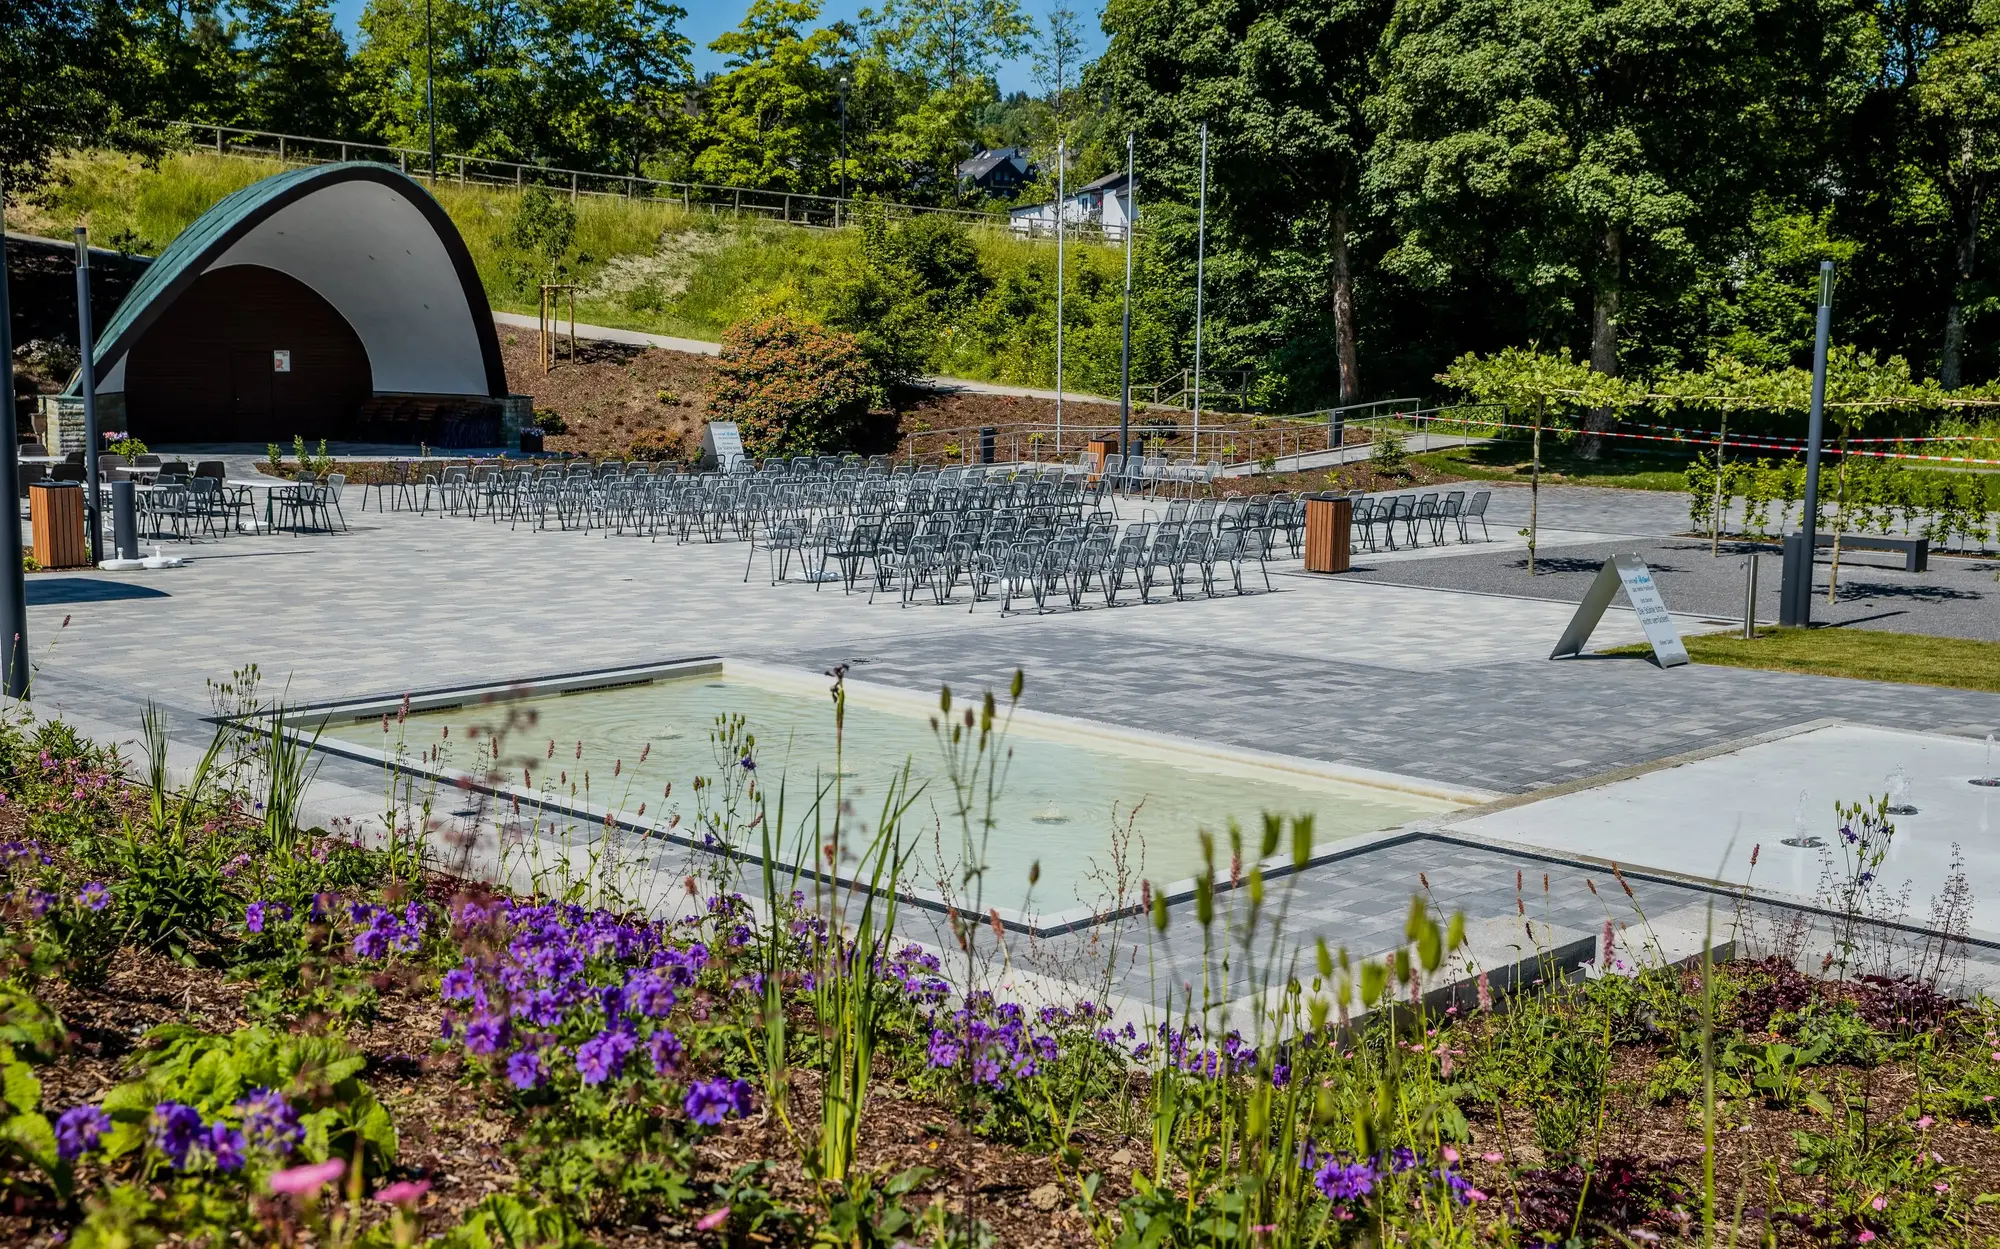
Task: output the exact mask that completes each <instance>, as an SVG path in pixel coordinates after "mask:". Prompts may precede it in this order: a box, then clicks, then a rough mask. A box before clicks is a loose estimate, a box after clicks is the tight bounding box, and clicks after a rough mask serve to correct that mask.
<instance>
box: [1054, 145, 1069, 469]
mask: <svg viewBox="0 0 2000 1249" xmlns="http://www.w3.org/2000/svg"><path fill="white" fill-rule="evenodd" d="M1066 143H1067V140H1065V139H1057V140H1056V458H1057V459H1061V458H1062V395H1063V370H1062V366H1063V358H1062V351H1063V214H1064V208H1065V205H1064V204H1063V195H1064V191H1063V187H1064V182H1063V172H1064V171H1063V165H1064V164H1065V163H1066V161H1067V159H1068V148H1067V147H1066V146H1065V145H1066Z"/></svg>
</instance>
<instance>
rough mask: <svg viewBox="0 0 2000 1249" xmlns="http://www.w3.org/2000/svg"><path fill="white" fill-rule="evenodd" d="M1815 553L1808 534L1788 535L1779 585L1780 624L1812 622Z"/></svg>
mask: <svg viewBox="0 0 2000 1249" xmlns="http://www.w3.org/2000/svg"><path fill="white" fill-rule="evenodd" d="M1812 557H1813V552H1812V551H1811V549H1810V548H1808V547H1807V546H1806V535H1805V534H1803V533H1794V534H1790V535H1788V536H1787V537H1786V538H1785V564H1784V574H1783V577H1782V578H1781V580H1780V583H1779V586H1778V623H1779V624H1780V625H1782V626H1784V627H1785V628H1787V629H1792V628H1798V627H1800V626H1803V625H1809V624H1811V623H1812V571H1813V561H1812Z"/></svg>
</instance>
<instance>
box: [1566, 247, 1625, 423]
mask: <svg viewBox="0 0 2000 1249" xmlns="http://www.w3.org/2000/svg"><path fill="white" fill-rule="evenodd" d="M1600 246H1601V247H1602V249H1603V254H1602V255H1601V256H1600V257H1599V264H1600V266H1601V268H1600V270H1599V274H1600V276H1599V277H1598V280H1597V292H1596V297H1595V299H1593V300H1592V302H1591V309H1590V367H1591V368H1592V369H1593V370H1594V371H1596V372H1598V373H1602V374H1604V376H1606V377H1616V376H1618V299H1619V279H1620V275H1621V266H1620V264H1619V261H1620V257H1621V255H1622V254H1623V250H1624V236H1622V235H1621V234H1619V232H1618V231H1617V229H1616V228H1612V229H1608V230H1606V231H1605V232H1604V238H1603V240H1602V241H1601V243H1600ZM1616 412H1617V409H1615V408H1592V409H1591V410H1590V414H1589V415H1588V416H1586V417H1585V418H1584V421H1583V437H1582V438H1580V439H1578V440H1577V444H1576V454H1577V458H1578V459H1581V460H1594V459H1596V458H1597V457H1598V456H1599V455H1601V454H1603V452H1604V439H1603V438H1601V437H1599V435H1600V434H1602V433H1603V432H1604V431H1605V430H1607V429H1610V428H1611V423H1612V421H1613V420H1614V419H1616Z"/></svg>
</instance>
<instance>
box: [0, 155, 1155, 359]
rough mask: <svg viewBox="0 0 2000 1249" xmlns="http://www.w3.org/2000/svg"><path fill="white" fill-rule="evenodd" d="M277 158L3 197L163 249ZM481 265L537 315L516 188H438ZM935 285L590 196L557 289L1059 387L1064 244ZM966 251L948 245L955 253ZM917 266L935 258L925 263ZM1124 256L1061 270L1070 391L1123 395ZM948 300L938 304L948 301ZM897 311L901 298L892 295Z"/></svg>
mask: <svg viewBox="0 0 2000 1249" xmlns="http://www.w3.org/2000/svg"><path fill="white" fill-rule="evenodd" d="M280 168H281V166H279V165H277V164H275V163H270V162H263V161H257V160H251V159H245V158H241V157H221V156H215V155H212V154H209V153H205V152H187V153H182V154H178V155H173V156H169V157H167V158H164V159H163V160H161V161H160V162H159V163H157V164H156V165H151V166H149V165H146V164H144V163H143V162H141V161H139V160H138V159H136V158H133V157H131V156H127V155H125V154H122V153H115V152H92V153H85V154H81V155H74V156H70V157H66V158H64V159H62V160H61V161H59V162H58V164H57V166H56V169H55V172H54V174H53V176H52V177H51V178H50V180H49V181H48V182H47V183H46V184H45V185H44V186H42V187H41V188H39V189H37V191H36V192H35V193H34V194H33V195H31V196H30V197H28V198H27V199H26V200H25V201H24V202H19V203H17V204H14V205H10V208H9V212H8V221H9V224H10V226H11V227H12V228H14V229H16V230H24V231H26V232H29V233H37V234H47V235H52V236H56V237H61V236H63V235H66V234H67V233H68V231H69V230H70V229H71V228H72V227H73V226H74V225H76V224H78V223H83V224H87V225H88V226H89V227H90V230H91V237H92V239H93V241H95V242H97V243H99V244H100V245H103V246H109V247H115V248H118V249H121V250H125V251H131V252H144V253H156V252H158V251H159V250H160V249H161V248H163V247H165V246H166V245H167V244H168V243H169V242H170V241H172V239H173V238H174V237H175V236H176V235H177V234H179V233H180V232H181V231H182V230H183V229H185V228H186V227H187V226H188V224H190V223H191V222H193V221H194V220H195V219H196V218H197V217H199V216H200V215H201V213H202V212H203V211H205V210H206V209H207V208H208V207H209V206H210V205H212V204H213V203H215V202H216V201H217V200H218V199H220V198H222V197H223V196H224V195H227V194H229V193H230V192H231V191H234V190H236V189H238V188H239V187H242V186H246V185H248V184H249V183H251V182H254V181H256V180H258V179H259V178H263V177H268V176H269V175H271V174H273V173H276V172H278V171H279V170H280ZM433 190H434V194H435V195H436V196H437V199H438V202H439V203H440V204H442V205H443V206H444V208H445V210H446V212H448V213H449V214H450V216H451V218H452V220H453V222H454V223H456V224H457V226H458V228H459V232H460V233H461V234H462V235H463V236H464V238H465V241H466V246H467V248H468V249H469V250H470V251H471V253H472V256H473V260H474V262H475V264H476V265H477V266H478V270H479V274H480V278H481V280H482V281H483V283H484V284H485V287H486V292H487V298H488V299H489V301H490V302H491V303H492V305H493V307H494V308H495V309H496V310H500V311H511V312H525V313H533V312H534V311H535V309H536V306H537V303H538V300H539V291H538V289H537V288H538V284H539V282H540V281H541V279H542V264H541V262H540V261H539V259H538V258H537V257H535V256H534V255H532V254H530V253H529V252H528V251H526V250H524V249H523V248H522V247H521V246H520V245H519V241H518V231H517V229H516V222H517V219H518V218H519V217H520V209H521V203H522V199H523V196H522V193H521V192H519V191H516V190H514V189H512V188H503V187H481V186H476V185H468V186H459V185H455V184H452V183H449V182H445V183H440V184H439V185H438V186H436V187H435V188H434V189H433ZM963 238H964V245H963V246H962V247H961V248H959V250H958V251H957V252H956V253H951V252H950V249H949V248H948V249H947V253H948V254H947V257H946V258H947V259H949V260H951V261H952V263H953V265H954V266H955V267H954V268H953V269H952V270H951V271H950V272H946V273H927V274H925V279H926V280H928V281H932V282H935V283H936V284H937V286H936V287H935V288H934V289H918V290H911V289H908V288H907V287H906V286H897V285H896V284H895V283H885V282H884V281H883V280H882V277H881V274H880V272H879V270H876V269H871V258H870V257H869V256H868V255H866V254H864V247H863V235H862V232H861V231H859V230H852V229H850V230H839V231H834V230H826V229H817V228H807V227H799V226H787V225H784V224H782V223H771V222H764V221H753V220H737V219H731V218H729V217H718V216H712V215H710V214H707V213H705V212H701V211H696V212H694V213H686V212H683V211H682V210H681V207H680V206H679V205H678V204H674V203H671V202H667V201H660V200H635V201H628V200H618V199H607V198H589V197H586V198H584V199H582V200H580V201H578V202H577V204H576V226H575V235H574V243H573V246H572V248H571V250H570V253H569V259H568V260H567V262H566V265H565V267H566V269H567V272H566V273H565V274H564V280H567V281H572V282H575V283H577V284H578V286H579V290H578V291H577V295H576V315H577V319H578V320H580V321H589V322H594V323H596V324H600V325H608V326H616V327H620V328H627V329H636V330H644V331H647V332H650V333H655V334H667V335H674V336H678V337H686V338H700V339H707V340H711V341H713V340H715V339H718V338H720V337H721V335H722V333H723V331H724V330H725V329H727V328H728V327H729V326H730V325H732V324H735V323H736V322H738V321H741V320H744V319H747V318H751V317H755V316H758V315H761V314H766V313H769V312H772V311H776V310H780V309H785V310H791V311H801V312H804V313H806V314H808V315H811V316H814V317H817V318H820V319H823V320H827V321H828V322H829V323H833V324H841V323H845V324H849V325H851V326H855V327H856V328H867V327H869V326H872V325H875V324H877V323H879V322H880V321H882V320H883V319H885V312H884V309H885V308H886V309H887V310H888V312H890V313H894V312H902V313H904V314H905V315H906V317H907V320H908V322H909V323H911V324H914V325H916V326H917V327H919V332H921V333H923V334H925V335H927V341H928V348H927V349H928V351H929V353H930V358H929V359H928V361H927V368H926V370H925V371H928V372H933V373H938V374H945V375H950V376H954V377H965V378H973V379H977V380H983V381H995V382H1007V383H1012V384H1016V385H1024V386H1041V387H1048V386H1053V385H1054V383H1055V337H1056V335H1055V320H1056V318H1055V285H1056V282H1055V278H1056V272H1055V270H1056V250H1055V248H1054V247H1053V246H1051V245H1049V244H1048V243H1046V242H1032V243H1031V242H1028V241H1026V240H1023V239H1018V238H1014V237H1012V236H1010V235H1007V234H1005V233H1002V232H998V231H991V230H983V229H982V230H973V231H969V232H967V233H966V234H965V235H964V236H963ZM954 246H956V245H954ZM1144 251H1145V248H1144V246H1143V244H1142V247H1141V252H1142V256H1141V264H1140V265H1139V273H1138V275H1137V281H1136V287H1135V301H1134V302H1135V313H1134V330H1133V351H1134V367H1133V378H1134V381H1135V382H1138V383H1143V382H1147V381H1151V380H1154V379H1156V378H1160V377H1164V376H1166V375H1168V374H1169V373H1172V372H1174V371H1175V370H1177V369H1178V368H1179V367H1180V364H1179V361H1178V357H1177V355H1176V352H1177V351H1178V350H1179V349H1180V333H1179V330H1178V329H1177V328H1176V321H1175V319H1176V317H1177V316H1178V315H1179V313H1178V312H1177V311H1176V308H1177V303H1178V297H1177V296H1176V295H1174V294H1172V293H1171V292H1168V291H1164V290H1155V289H1154V286H1153V284H1151V282H1150V280H1149V279H1148V277H1147V273H1148V269H1147V265H1146V263H1145V260H1144ZM925 259H927V260H928V259H930V258H929V257H926V258H925ZM1123 266H1124V259H1123V255H1122V253H1121V252H1120V251H1119V250H1118V249H1116V248H1111V247H1105V246H1102V245H1097V244H1077V245H1072V246H1071V247H1070V248H1069V249H1068V257H1067V262H1066V266H1065V268H1066V273H1065V275H1064V287H1065V296H1064V303H1065V308H1064V333H1065V339H1066V342H1065V356H1066V369H1065V374H1064V379H1063V380H1064V384H1065V386H1066V387H1067V388H1069V389H1072V390H1084V391H1093V392H1096V393H1100V394H1110V393H1116V390H1117V384H1118V365H1119V353H1120V312H1121V300H1122V291H1123V281H1124V267H1123ZM941 290H942V291H944V292H945V296H946V297H941V296H940V294H939V292H940V291H941ZM898 301H900V304H899V302H898Z"/></svg>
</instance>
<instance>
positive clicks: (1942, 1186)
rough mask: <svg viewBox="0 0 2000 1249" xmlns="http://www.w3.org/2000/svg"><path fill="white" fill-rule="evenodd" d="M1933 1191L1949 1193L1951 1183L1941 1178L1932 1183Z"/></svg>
mask: <svg viewBox="0 0 2000 1249" xmlns="http://www.w3.org/2000/svg"><path fill="white" fill-rule="evenodd" d="M1931 1191H1932V1192H1937V1193H1948V1192H1950V1191H1951V1185H1949V1184H1947V1183H1945V1182H1944V1181H1943V1180H1939V1181H1938V1182H1937V1183H1935V1184H1933V1185H1931Z"/></svg>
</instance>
